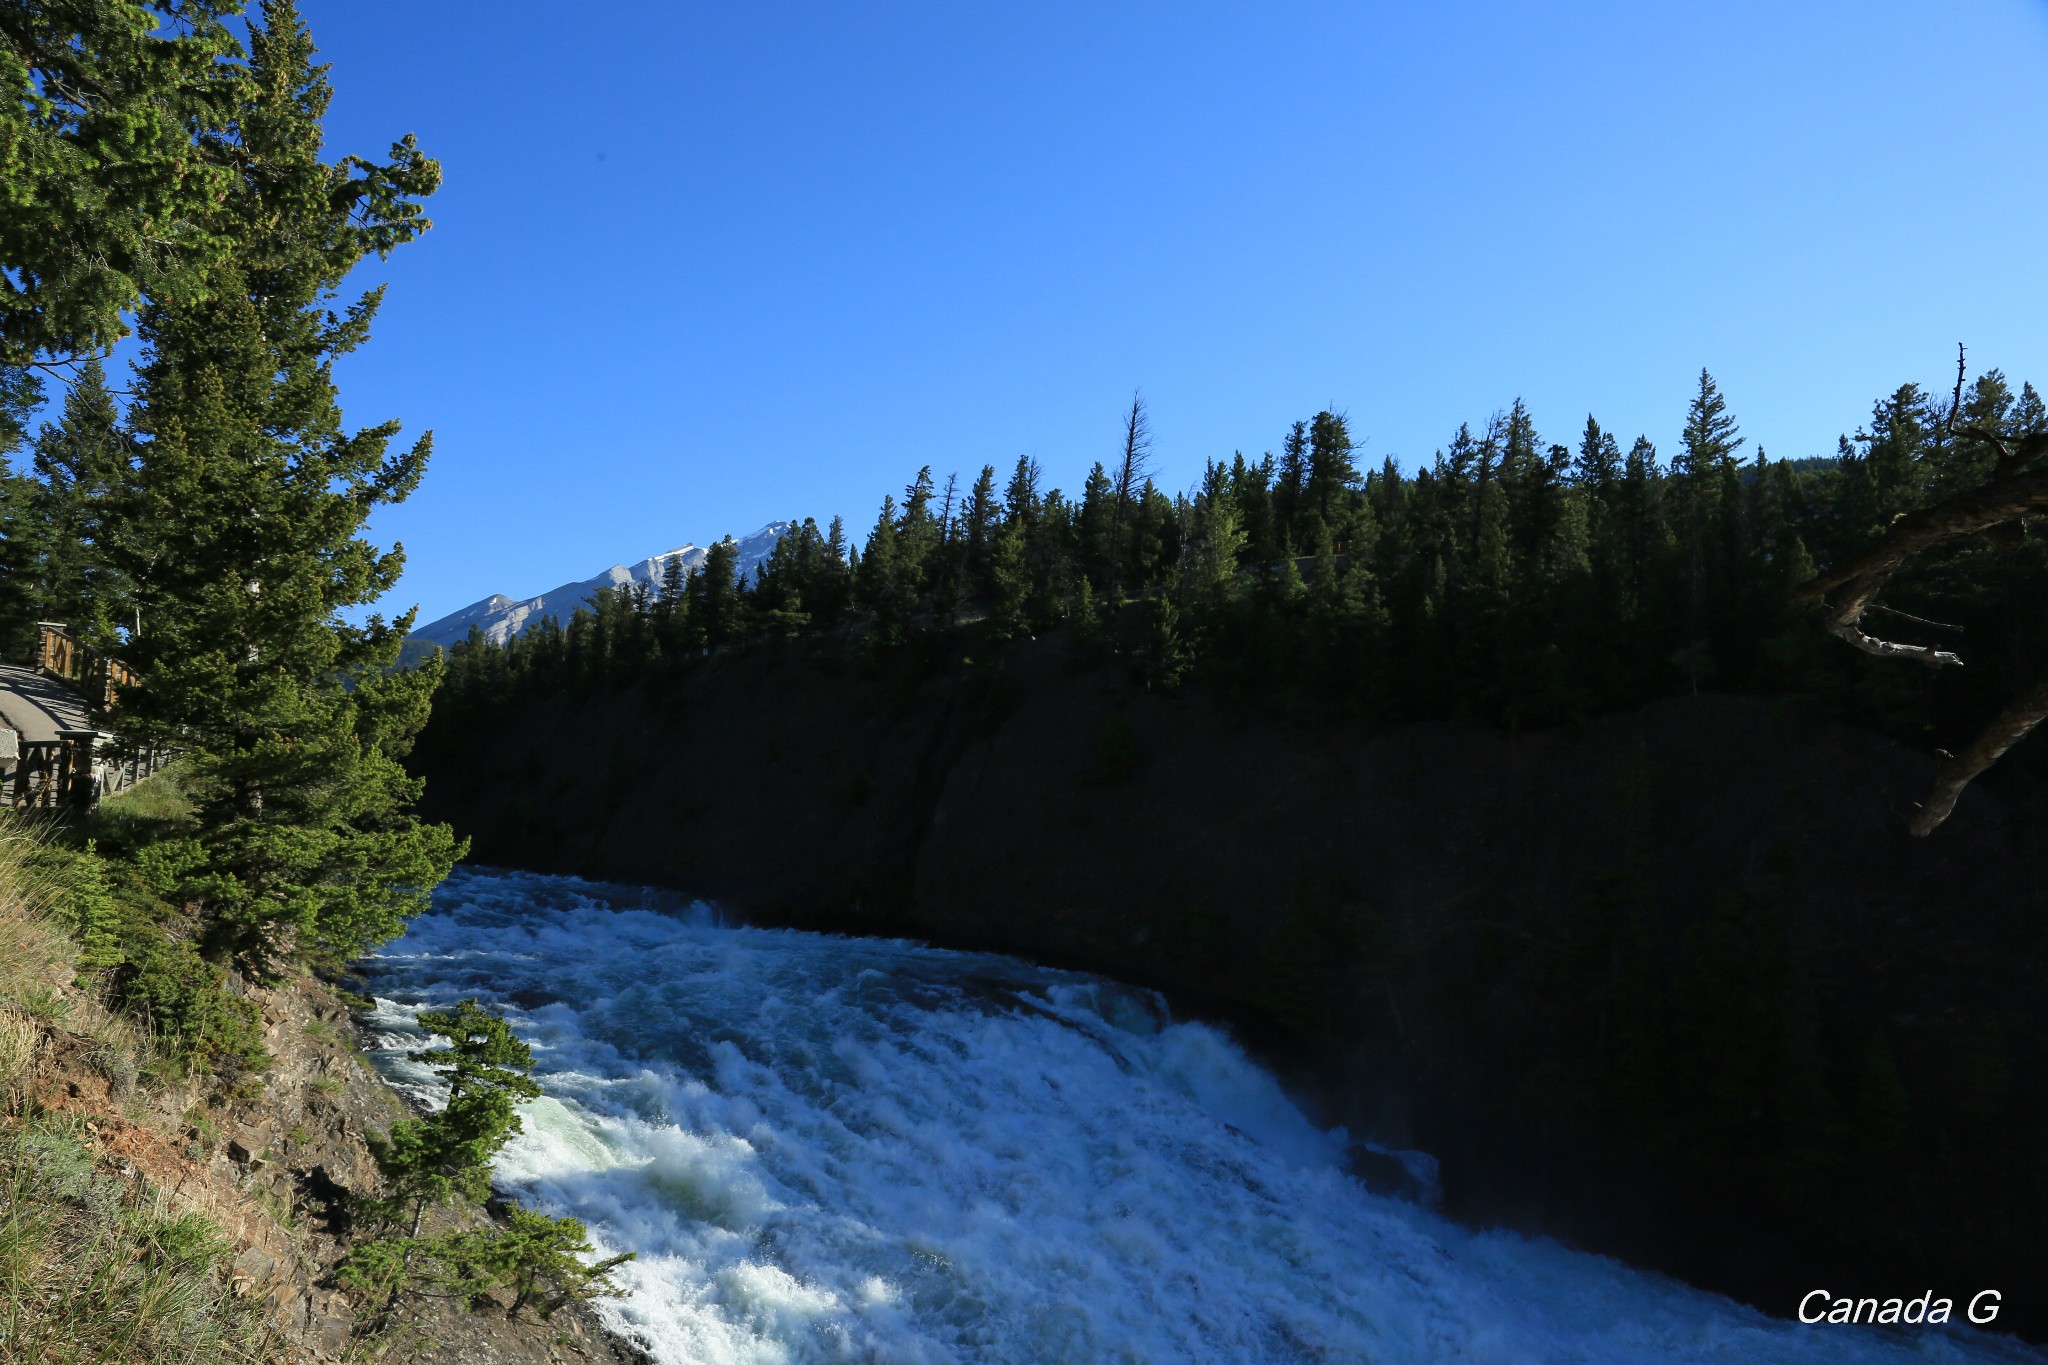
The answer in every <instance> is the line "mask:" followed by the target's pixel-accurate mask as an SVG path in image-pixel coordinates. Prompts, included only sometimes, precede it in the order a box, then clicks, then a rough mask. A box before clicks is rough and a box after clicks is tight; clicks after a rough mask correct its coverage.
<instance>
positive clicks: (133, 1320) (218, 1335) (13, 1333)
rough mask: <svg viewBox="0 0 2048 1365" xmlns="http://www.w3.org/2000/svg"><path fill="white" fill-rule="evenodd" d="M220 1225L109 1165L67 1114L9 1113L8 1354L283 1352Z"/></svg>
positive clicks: (96, 1358) (2, 1220)
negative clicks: (237, 1278)
mask: <svg viewBox="0 0 2048 1365" xmlns="http://www.w3.org/2000/svg"><path fill="white" fill-rule="evenodd" d="M227 1257H228V1252H227V1244H226V1243H225V1242H224V1241H223V1240H222V1238H221V1236H220V1233H219V1230H218V1229H216V1228H215V1227H213V1225H212V1224H210V1223H208V1222H207V1221H206V1220H204V1219H202V1218H200V1217H198V1216H197V1215H194V1214H189V1213H184V1214H180V1213H174V1212H172V1210H171V1206H170V1204H169V1202H168V1201H167V1200H165V1199H164V1198H163V1197H162V1196H161V1195H160V1194H157V1193H153V1192H150V1191H147V1190H145V1189H142V1188H140V1187H137V1186H134V1185H131V1184H130V1183H128V1182H126V1181H123V1180H120V1179H118V1178H116V1177H114V1176H111V1175H108V1174H106V1173H104V1172H102V1171H100V1170H99V1169H98V1168H97V1166H96V1163H95V1161H94V1158H93V1156H92V1153H91V1152H90V1151H89V1150H88V1149H87V1147H86V1146H85V1145H84V1144H83V1143H82V1142H80V1141H79V1140H78V1136H77V1134H76V1133H75V1132H73V1131H72V1130H71V1129H70V1128H68V1127H67V1126H66V1125H65V1124H64V1123H63V1122H62V1121H52V1120H44V1121H41V1122H34V1123H30V1122H14V1123H5V1124H0V1341H4V1342H5V1343H6V1349H7V1351H8V1352H9V1354H8V1355H7V1356H6V1358H7V1359H8V1360H19V1361H24V1362H27V1361H36V1362H48V1363H49V1365H60V1363H61V1365H85V1363H86V1362H103V1363H104V1365H144V1362H148V1365H185V1362H192V1365H197V1363H198V1362H201V1361H207V1362H250V1363H251V1365H253V1363H254V1362H260V1361H272V1360H275V1359H277V1358H278V1355H277V1351H276V1345H277V1343H276V1342H275V1341H274V1339H273V1337H272V1334H271V1331H270V1329H269V1328H268V1327H267V1326H266V1324H265V1323H264V1321H263V1317H262V1313H261V1309H260V1307H259V1302H258V1301H253V1300H249V1299H244V1298H242V1297H240V1296H238V1295H237V1294H236V1293H235V1291H234V1288H233V1286H232V1284H231V1282H230V1279H229V1275H228V1266H227Z"/></svg>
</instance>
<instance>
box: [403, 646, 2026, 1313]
mask: <svg viewBox="0 0 2048 1365" xmlns="http://www.w3.org/2000/svg"><path fill="white" fill-rule="evenodd" d="M414 762H415V767H416V769H417V770H418V771H420V772H421V773H422V774H423V775H425V776H426V777H427V779H428V794H427V810H428V812H429V813H430V815H431V816H432V818H436V819H446V820H449V821H451V822H452V823H454V824H455V825H456V827H457V829H458V831H459V832H460V833H463V834H465V835H468V836H471V837H472V838H473V839H474V840H475V841H476V850H475V855H474V856H475V857H476V859H477V860H478V861H481V862H485V863H493V864H498V865H502V866H511V867H522V868H527V869H530V870H534V871H541V872H562V873H573V874H577V875H583V876H592V877H599V878H604V879H608V880H615V881H625V882H633V883H645V884H652V885H662V886H669V887H674V888H678V889H680V890H683V891H685V892H687V893H689V894H692V895H702V896H706V897H710V898H714V899H716V900H718V901H719V902H720V903H721V904H723V905H725V906H728V907H730V908H731V909H732V910H733V911H734V912H736V913H738V914H741V915H743V916H745V917H746V918H747V919H748V920H750V921H751V922H756V923H762V924H781V925H793V926H798V927H807V928H822V929H830V930H837V931H844V932H853V933H867V934H910V935H914V936H918V937H922V938H925V939H928V940H929V941H931V942H934V943H937V944H942V945H947V946H953V947H962V948H986V949H995V950H1000V951H1004V952H1010V953H1016V954H1020V955H1023V956H1027V957H1030V958H1032V959H1033V960H1035V961H1039V962H1044V963H1048V964H1052V965H1066V966H1075V967H1082V968H1086V969H1089V970H1094V971H1100V972H1104V973H1107V974H1111V975H1115V976H1118V977H1120V978H1123V979H1125V980H1129V981H1133V982H1137V983H1141V984H1145V985H1150V986H1156V987H1159V988H1161V989H1164V990H1166V991H1168V992H1169V993H1170V994H1171V995H1172V997H1173V998H1174V999H1175V1000H1176V1001H1178V1002H1181V1004H1182V1005H1183V1007H1184V1008H1189V1009H1192V1010H1194V1011H1196V1012H1198V1013H1203V1014H1207V1015H1209V1016H1210V1017H1214V1018H1220V1019H1224V1020H1227V1021H1229V1022H1230V1023H1231V1024H1232V1026H1233V1027H1234V1028H1235V1029H1236V1030H1237V1031H1238V1032H1239V1034H1240V1036H1242V1037H1244V1038H1245V1039H1246V1040H1247V1041H1248V1042H1249V1043H1250V1044H1251V1045H1252V1046H1253V1047H1254V1048H1255V1049H1256V1050H1257V1051H1258V1052H1259V1053H1260V1055H1261V1056H1263V1057H1266V1058H1268V1059H1270V1060H1272V1061H1273V1062H1275V1063H1276V1064H1277V1065H1278V1066H1279V1067H1280V1068H1281V1070H1282V1072H1283V1073H1284V1074H1285V1075H1286V1076H1287V1077H1288V1079H1289V1081H1290V1083H1291V1084H1292V1085H1293V1086H1294V1088H1295V1089H1296V1090H1297V1092H1298V1093H1300V1094H1301V1095H1303V1096H1304V1097H1305V1098H1306V1100H1307V1102H1308V1103H1309V1105H1310V1108H1311V1110H1312V1111H1313V1113H1314V1115H1315V1117H1316V1118H1317V1120H1318V1121H1319V1122H1322V1123H1325V1124H1339V1123H1341V1124H1344V1125H1345V1126H1347V1127H1348V1128H1350V1129H1351V1130H1352V1131H1354V1132H1356V1133H1361V1134H1371V1135H1373V1136H1376V1137H1378V1138H1380V1139H1381V1140H1382V1141H1384V1142H1386V1143H1388V1144H1389V1145H1393V1146H1401V1147H1417V1148H1421V1149H1424V1150H1428V1151H1431V1152H1433V1153H1435V1154H1436V1155H1438V1156H1439V1157H1440V1158H1441V1160H1442V1163H1443V1180H1444V1188H1445V1197H1446V1205H1447V1208H1449V1209H1450V1210H1451V1211H1452V1212H1454V1213H1456V1214H1458V1215H1459V1216H1461V1217H1465V1218H1467V1219H1470V1220H1473V1221H1475V1222H1478V1223H1482V1224H1485V1223H1500V1224H1505V1225H1508V1226H1513V1227H1519V1228H1524V1229H1530V1230H1540V1231H1543V1232H1546V1233H1549V1234H1552V1235H1556V1236H1559V1237H1562V1238H1564V1239H1566V1240H1567V1241H1569V1242H1571V1243H1573V1244H1575V1245H1580V1246H1585V1247H1589V1248H1592V1249H1595V1250H1600V1251H1606V1252H1610V1253H1612V1254H1615V1255H1619V1256H1622V1257H1623V1258H1625V1259H1628V1260H1630V1261H1631V1262H1632V1263H1634V1264H1640V1265H1646V1266H1650V1267H1654V1268H1658V1269H1663V1270H1667V1271H1670V1272H1671V1273H1674V1274H1677V1275H1679V1276H1681V1277H1683V1278H1685V1279H1687V1280H1689V1281H1691V1282H1693V1283H1697V1284H1701V1285H1704V1286H1707V1287H1711V1288H1715V1289H1718V1290H1722V1291H1725V1292H1729V1293H1732V1294H1734V1295H1736V1296H1737V1297H1739V1298H1742V1299H1744V1300H1745V1301H1748V1302H1752V1303H1755V1304H1758V1305H1759V1306H1761V1307H1763V1308H1765V1309H1766V1310H1768V1311H1772V1312H1775V1313H1778V1314H1780V1315H1784V1316H1790V1315H1791V1313H1792V1311H1793V1309H1794V1306H1795V1304H1796V1300H1797V1296H1798V1294H1799V1293H1802V1292H1805V1291H1807V1290H1810V1289H1811V1288H1812V1287H1813V1285H1814V1284H1822V1283H1824V1284H1829V1285H1838V1284H1839V1285H1849V1284H1852V1283H1853V1284H1855V1285H1857V1286H1859V1291H1858V1292H1863V1289H1862V1287H1863V1286H1868V1292H1872V1293H1877V1292H1880V1291H1883V1292H1886V1293H1889V1292H1890V1291H1891V1290H1892V1288H1893V1287H1894V1286H1899V1287H1903V1286H1905V1285H1911V1286H1913V1292H1914V1293H1918V1292H1920V1289H1922V1288H1924V1287H1925V1285H1924V1284H1922V1283H1921V1282H1922V1281H1923V1280H1924V1281H1926V1282H1928V1283H1941V1284H1947V1283H1951V1282H1954V1283H1975V1282H1977V1281H1979V1280H1982V1281H1984V1282H1986V1283H1991V1282H1995V1281H1998V1280H2008V1281H2013V1282H2019V1281H2022V1280H2024V1281H2027V1282H2031V1283H2048V1267H2044V1265H2043V1261H2042V1254H2043V1253H2042V1249H2041V1247H2040V1246H2039V1243H2038V1238H2037V1237H2036V1236H2035V1235H2034V1233H2033V1231H2032V1229H2033V1228H2034V1227H2036V1226H2038V1221H2039V1219H2040V1218H2041V1217H2042V1216H2043V1214H2044V1213H2048V1190H2044V1189H2043V1188H2042V1186H2041V1184H2040V1181H2039V1179H2038V1169H2037V1168H2038V1162H2037V1161H2036V1159H2035V1157H2034V1155H2033V1153H2037V1152H2038V1151H2039V1150H2040V1148H2041V1144H2042V1142H2043V1140H2044V1138H2048V1112H2044V1108H2043V1104H2044V1101H2043V1098H2042V1097H2043V1094H2044V1091H2048V1087H2044V1086H2042V1085H2041V1084H2039V1081H2040V1080H2041V1079H2042V1078H2043V1077H2044V1076H2048V1059H2044V1057H2043V1039H2044V1037H2048V1029H2044V1027H2043V1019H2042V1010H2043V1005H2042V1002H2041V1001H2040V999H2039V995H2038V992H2037V991H2036V990H2035V989H2034V988H2033V984H2032V983H2034V982H2036V981H2038V979H2039V972H2040V969H2041V967H2042V965H2043V962H2044V944H2043V929H2042V926H2043V923H2044V917H2043V915H2042V911H2041V902H2040V892H2039V890H2038V888H2039V886H2040V885H2041V884H2042V883H2041V878H2040V877H2039V875H2038V873H2039V870H2040V868H2041V866H2042V863H2041V849H2040V848H2039V845H2038V841H2037V836H2036V835H2035V833H2034V832H2033V831H2032V830H2031V828H2030V827H2029V826H2027V825H2026V824H2025V822H2023V821H2021V820H2019V819H2017V818H2016V816H2015V815H2014V813H2013V812H2011V811H2009V810H2007V809H2006V808H2005V807H2003V806H2002V805H2001V804H2000V802H1999V800H1998V799H1997V797H1996V796H1995V795H1994V794H1993V793H1991V792H1986V791H1977V792H1973V793H1972V794H1971V795H1970V796H1969V798H1968V799H1966V801H1965V802H1964V804H1963V806H1962V807H1961V808H1959V810H1958V812H1957V815H1956V817H1955V819H1954V820H1952V821H1951V823H1950V825H1949V826H1948V827H1946V828H1944V830H1943V831H1942V832H1941V833H1940V835H1939V836H1938V837H1936V838H1935V839H1931V840H1926V841H1921V840H1913V839H1911V838H1909V837H1907V836H1906V835H1905V834H1904V832H1903V826H1904V819H1905V814H1906V813H1907V812H1909V811H1910V809H1911V804H1912V802H1913V800H1915V799H1916V798H1917V796H1918V795H1919V793H1920V792H1922V791H1923V790H1924V789H1925V784H1926V779H1927V774H1928V772H1929V769H1930V767H1931V763H1930V761H1929V760H1928V759H1927V758H1926V757H1924V756H1922V755H1919V754H1916V753H1913V752H1912V751H1910V750H1908V749H1906V748H1904V747H1903V746H1900V745H1897V744H1894V743H1891V742H1889V741H1886V740H1883V739H1881V738H1878V737H1876V736H1872V735H1869V734H1865V733H1862V732H1858V731H1855V730H1853V729H1850V728H1848V727H1844V726H1842V725H1839V724H1836V723H1834V722H1832V721H1830V720H1828V719H1826V718H1825V717H1824V716H1822V715H1820V714H1819V713H1818V712H1817V710H1816V709H1815V708H1813V707H1811V706H1810V705H1806V704H1801V703H1789V702H1776V701H1772V700H1768V699H1758V698H1733V697H1711V696H1710V697H1702V698H1698V699H1692V698H1686V699H1682V700H1674V701H1671V702H1666V703H1660V704H1658V705H1655V706H1652V707H1649V708H1646V709H1645V710H1643V711H1641V712H1637V713H1634V714H1631V715H1623V716H1611V717H1605V718H1601V719H1598V720H1594V721H1591V722H1588V723H1587V724H1585V725H1584V726H1581V727H1579V728H1578V729H1576V730H1572V731H1556V732H1549V733H1544V734H1531V735H1523V736H1511V735H1507V734H1503V733H1500V732H1496V731H1492V730H1487V729H1483V728H1479V727H1462V726H1456V725H1447V724H1446V725H1417V726H1409V727H1402V728H1398V729H1391V730H1379V731H1375V730H1372V729H1369V728H1362V727H1358V728H1342V727H1338V728H1331V727H1313V726H1303V725H1296V724H1292V723H1289V722H1287V721H1285V720H1282V719H1279V718H1276V717H1274V716H1272V715H1269V714H1265V713H1262V712H1261V711H1259V710H1258V709H1257V708H1252V707H1245V706H1237V705H1232V704H1230V703H1229V702H1228V701H1227V700H1225V699H1219V698H1212V697H1204V696H1201V695H1198V694H1193V693H1181V694H1177V695H1173V696H1161V695H1156V694H1149V693H1145V692H1143V691H1141V690H1138V689H1136V688H1134V687H1133V686H1131V685H1130V684H1129V683H1127V682H1126V681H1125V680H1124V679H1123V678H1122V677H1120V676H1119V675H1116V674H1113V673H1110V672H1105V671H1083V672H1078V673H1077V672H1075V671H1074V670H1073V669H1071V668H1070V666H1069V665H1068V663H1067V660H1066V655H1065V651H1064V650H1062V649H1060V648H1059V647H1058V646H1057V644H1056V643H1053V642H1039V643H1036V644H1030V645H1026V646H1024V647H1022V648H1019V649H1015V650H1012V651H1011V652H1010V653H1009V654H1007V655H1006V656H1004V657H1003V658H1002V659H1001V660H1000V661H998V662H994V663H992V662H990V661H989V660H987V659H983V660H982V661H980V663H979V664H976V665H962V664H961V663H960V661H958V660H955V661H952V663H950V664H948V665H947V666H945V667H940V668H936V669H931V668H927V669H924V670H921V671H916V672H912V671H909V670H907V669H895V670H892V669H890V668H886V667H885V668H880V669H871V668H863V667H862V666H860V665H859V664H857V663H856V662H854V661H852V660H850V659H848V658H846V657H844V656H842V655H837V654H834V653H833V652H831V651H830V650H829V649H816V648H803V647H794V646H793V647H789V648H775V647H763V648H756V649H753V650H748V651H741V652H737V653H734V654H731V655H727V656H723V657H721V658H718V659H714V660H711V661H708V662H707V663H706V664H705V665H703V666H701V667H699V668H695V669H693V670H691V671H689V672H688V673H686V674H684V675H683V676H682V677H681V679H680V680H679V681H675V682H670V683H666V684H665V685H664V686H662V687H660V688H653V687H638V688H620V689H614V690H611V691H605V692H600V693H598V694H595V695H592V696H589V697H586V698H583V699H580V700H570V699H567V698H554V699H551V700H544V701H538V702H533V703H528V704H525V705H522V706H520V707H518V708H516V709H510V710H506V711H503V712H500V713H497V714H493V715H489V716H474V717H451V716H445V715H437V716H436V717H435V719H434V721H433V722H432V723H431V724H430V726H429V727H428V729H427V731H426V733H425V734H424V735H423V737H422V740H421V743H420V745H419V748H418V751H417V753H416V756H415V760H414ZM1872 1190H1881V1191H1884V1192H1885V1197H1883V1198H1882V1199H1874V1198H1872V1197H1870V1196H1869V1195H1868V1193H1867V1192H1868V1191H1872ZM2041 1309H2042V1305H2039V1304H2027V1303H2024V1302H2017V1301H2016V1302H2014V1303H2013V1305H2012V1309H2011V1310H2010V1311H2011V1317H2010V1318H2009V1319H2008V1321H2009V1322H2011V1323H2012V1324H2013V1325H2014V1326H2016V1327H2017V1328H2018V1329H2019V1330H2022V1331H2023V1332H2027V1333H2030V1334H2035V1335H2038V1334H2039V1332H2040V1331H2041V1329H2042V1326H2043V1319H2042V1316H2041Z"/></svg>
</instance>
